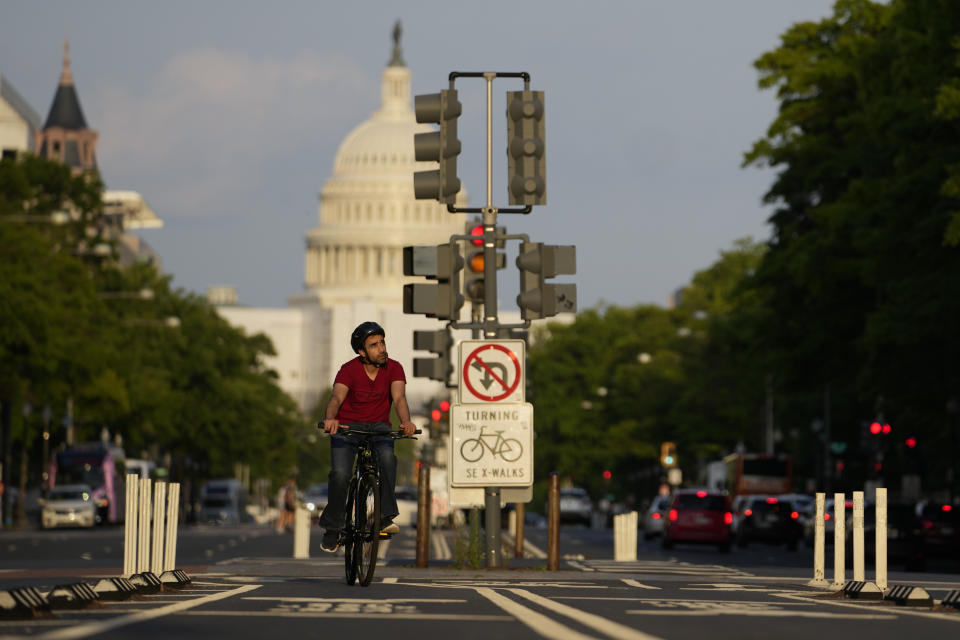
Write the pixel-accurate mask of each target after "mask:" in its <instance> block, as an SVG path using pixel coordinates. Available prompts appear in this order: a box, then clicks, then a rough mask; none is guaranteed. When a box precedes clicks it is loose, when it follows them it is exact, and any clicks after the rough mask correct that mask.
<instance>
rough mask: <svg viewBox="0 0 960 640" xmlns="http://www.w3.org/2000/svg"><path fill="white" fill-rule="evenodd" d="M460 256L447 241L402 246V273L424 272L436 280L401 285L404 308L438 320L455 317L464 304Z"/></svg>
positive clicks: (457, 250)
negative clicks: (436, 243) (428, 244)
mask: <svg viewBox="0 0 960 640" xmlns="http://www.w3.org/2000/svg"><path fill="white" fill-rule="evenodd" d="M461 270H463V258H462V257H461V255H460V251H459V249H457V248H456V246H451V245H450V244H441V245H437V246H420V247H404V248H403V275H406V276H423V277H426V278H429V279H431V280H436V281H437V284H430V283H424V284H420V283H416V284H406V285H404V286H403V312H404V313H414V314H417V313H422V314H424V315H427V316H430V317H434V318H439V319H441V320H456V319H457V318H459V316H460V307H462V306H463V295H462V294H461V293H460V271H461Z"/></svg>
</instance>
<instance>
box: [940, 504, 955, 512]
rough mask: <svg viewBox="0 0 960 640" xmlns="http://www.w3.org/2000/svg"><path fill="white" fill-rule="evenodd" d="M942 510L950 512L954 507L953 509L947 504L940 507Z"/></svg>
mask: <svg viewBox="0 0 960 640" xmlns="http://www.w3.org/2000/svg"><path fill="white" fill-rule="evenodd" d="M940 508H941V509H943V510H944V511H950V510H952V509H953V507H951V506H950V505H948V504H945V505H943V506H942V507H940Z"/></svg>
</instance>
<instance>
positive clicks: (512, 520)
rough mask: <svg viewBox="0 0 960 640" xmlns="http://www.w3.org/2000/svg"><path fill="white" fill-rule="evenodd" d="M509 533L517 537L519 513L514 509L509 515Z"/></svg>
mask: <svg viewBox="0 0 960 640" xmlns="http://www.w3.org/2000/svg"><path fill="white" fill-rule="evenodd" d="M507 532H508V533H509V534H510V535H511V536H513V537H516V535H517V512H516V511H514V510H513V509H511V510H510V513H508V514H507Z"/></svg>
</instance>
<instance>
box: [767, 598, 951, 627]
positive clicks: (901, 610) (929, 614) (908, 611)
mask: <svg viewBox="0 0 960 640" xmlns="http://www.w3.org/2000/svg"><path fill="white" fill-rule="evenodd" d="M770 595H772V596H776V597H778V598H788V599H790V600H811V598H810V597H809V596H807V597H804V596H797V595H793V594H790V593H783V592H773V593H771V594H770ZM815 602H817V603H823V604H829V605H833V606H835V607H850V608H853V609H860V610H861V611H863V610H865V609H872V608H873V607H875V606H877V605H875V604H860V603H857V602H842V601H837V600H828V599H820V598H818V599H817V600H815ZM893 612H895V613H896V614H897V615H907V616H921V617H923V618H937V619H939V620H949V621H950V622H960V616H957V615H956V614H955V613H947V614H943V613H937V612H934V611H930V610H929V609H927V610H924V609H921V608H919V607H918V608H917V610H914V609H912V608H909V607H897V608H896V609H895V610H893Z"/></svg>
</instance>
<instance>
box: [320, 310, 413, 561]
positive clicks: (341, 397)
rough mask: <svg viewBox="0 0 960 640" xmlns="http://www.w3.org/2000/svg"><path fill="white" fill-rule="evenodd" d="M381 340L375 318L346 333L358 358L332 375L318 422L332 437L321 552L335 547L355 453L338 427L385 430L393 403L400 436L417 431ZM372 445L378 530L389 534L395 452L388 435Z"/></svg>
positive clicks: (399, 369) (402, 381)
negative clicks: (377, 484)
mask: <svg viewBox="0 0 960 640" xmlns="http://www.w3.org/2000/svg"><path fill="white" fill-rule="evenodd" d="M385 339H386V332H385V331H384V330H383V327H381V326H380V325H379V324H377V323H376V322H363V323H361V324H360V325H359V326H357V328H356V329H354V330H353V334H352V335H351V336H350V346H351V347H352V348H353V350H354V352H356V353H357V357H356V358H354V359H352V360H350V361H349V362H347V363H346V364H344V365H343V366H342V367H340V371H339V372H338V373H337V376H336V378H334V382H333V393H332V395H331V396H330V402H329V404H327V409H326V413H325V414H324V420H323V430H324V431H326V432H327V433H329V434H330V436H331V437H330V477H329V481H328V492H329V495H328V500H327V506H326V507H325V508H324V510H323V513H322V514H321V515H320V526H321V527H323V528H324V529H325V530H326V531H325V532H324V534H323V538H322V539H321V541H320V548H321V549H323V550H324V551H328V552H333V551H336V550H337V547H339V546H340V531H341V530H342V529H343V524H344V518H345V516H346V514H345V510H346V502H347V488H348V486H349V484H350V475H351V471H352V470H353V462H354V460H355V459H356V454H357V447H356V443H354V442H353V440H352V439H351V438H348V437H344V436H343V435H338V434H337V431H339V429H340V425H346V426H348V427H349V426H357V427H362V428H363V429H364V430H367V431H383V432H384V433H389V432H390V431H391V426H390V406H391V405H393V406H394V407H396V409H397V415H398V416H399V417H400V428H401V429H402V430H403V432H404V434H406V435H408V436H409V435H412V434H413V432H414V431H416V426H415V425H414V424H413V423H412V422H410V408H409V407H408V406H407V396H406V386H407V379H406V377H405V376H404V374H403V366H402V365H401V364H400V363H399V362H397V361H396V360H391V359H390V358H388V357H387V344H386V341H385ZM373 446H374V451H376V455H377V460H378V463H379V465H380V504H381V514H382V515H381V531H382V532H383V533H386V534H394V533H397V532H398V531H399V527H397V525H396V524H394V522H393V519H394V518H396V517H397V515H398V514H399V510H398V509H397V499H396V497H395V496H394V488H395V485H396V483H397V456H396V455H395V454H394V452H393V438H390V437H384V438H376V439H375V440H374V443H373Z"/></svg>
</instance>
